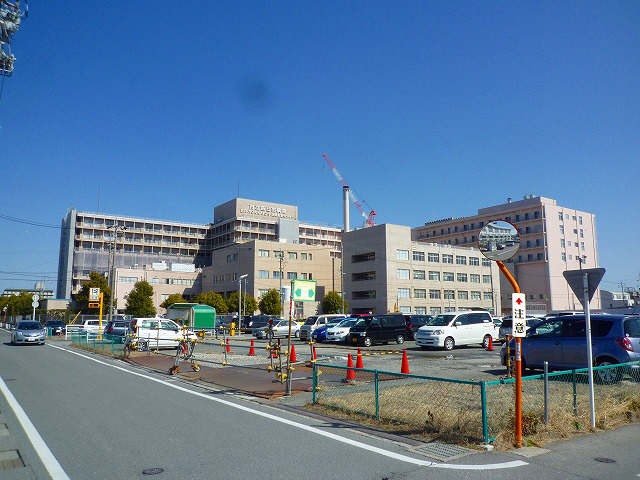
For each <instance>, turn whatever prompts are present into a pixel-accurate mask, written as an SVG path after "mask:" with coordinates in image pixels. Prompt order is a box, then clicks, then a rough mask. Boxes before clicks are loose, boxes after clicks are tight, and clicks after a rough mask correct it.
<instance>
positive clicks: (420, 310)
mask: <svg viewBox="0 0 640 480" xmlns="http://www.w3.org/2000/svg"><path fill="white" fill-rule="evenodd" d="M456 310H457V307H444V312H445V313H447V312H455V311H456ZM398 311H399V312H400V313H407V314H408V313H411V307H409V306H403V305H401V306H399V307H398ZM413 313H415V314H416V315H426V314H427V307H413ZM441 313H442V308H441V307H429V315H434V316H435V315H440V314H441Z"/></svg>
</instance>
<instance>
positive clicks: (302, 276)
mask: <svg viewBox="0 0 640 480" xmlns="http://www.w3.org/2000/svg"><path fill="white" fill-rule="evenodd" d="M300 275H301V277H300V278H302V280H309V275H307V274H306V273H305V272H302V273H301V274H300Z"/></svg>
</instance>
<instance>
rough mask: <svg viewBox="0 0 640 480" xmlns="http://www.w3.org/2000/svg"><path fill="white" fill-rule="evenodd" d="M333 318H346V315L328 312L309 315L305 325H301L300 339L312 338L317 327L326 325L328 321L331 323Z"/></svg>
mask: <svg viewBox="0 0 640 480" xmlns="http://www.w3.org/2000/svg"><path fill="white" fill-rule="evenodd" d="M333 318H346V315H340V314H328V315H312V316H311V317H307V319H306V320H305V322H304V325H302V327H300V340H307V341H309V340H311V334H312V333H313V332H314V331H315V329H316V328H319V327H324V326H325V325H326V324H327V323H329V320H331V319H333Z"/></svg>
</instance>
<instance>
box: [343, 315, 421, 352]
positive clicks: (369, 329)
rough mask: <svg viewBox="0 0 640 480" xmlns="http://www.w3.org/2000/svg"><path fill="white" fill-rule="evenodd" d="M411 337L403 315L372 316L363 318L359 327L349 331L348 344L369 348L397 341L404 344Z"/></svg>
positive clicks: (356, 326) (358, 324)
mask: <svg viewBox="0 0 640 480" xmlns="http://www.w3.org/2000/svg"><path fill="white" fill-rule="evenodd" d="M408 337H409V329H408V328H407V323H406V322H405V319H404V315H402V314H401V313H389V314H384V315H371V316H370V317H364V318H362V319H361V320H360V321H359V322H358V323H357V325H354V326H353V327H351V329H350V330H349V335H348V336H347V343H348V344H351V345H360V344H361V345H364V346H365V347H368V346H370V345H373V344H374V343H385V344H386V343H389V342H391V341H395V342H397V343H398V344H401V343H404V340H405V338H408Z"/></svg>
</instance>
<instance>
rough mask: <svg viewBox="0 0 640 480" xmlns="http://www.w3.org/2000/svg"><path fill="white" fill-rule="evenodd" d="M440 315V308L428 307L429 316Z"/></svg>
mask: <svg viewBox="0 0 640 480" xmlns="http://www.w3.org/2000/svg"><path fill="white" fill-rule="evenodd" d="M441 313H442V309H441V308H440V307H429V314H430V315H440V314H441Z"/></svg>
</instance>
